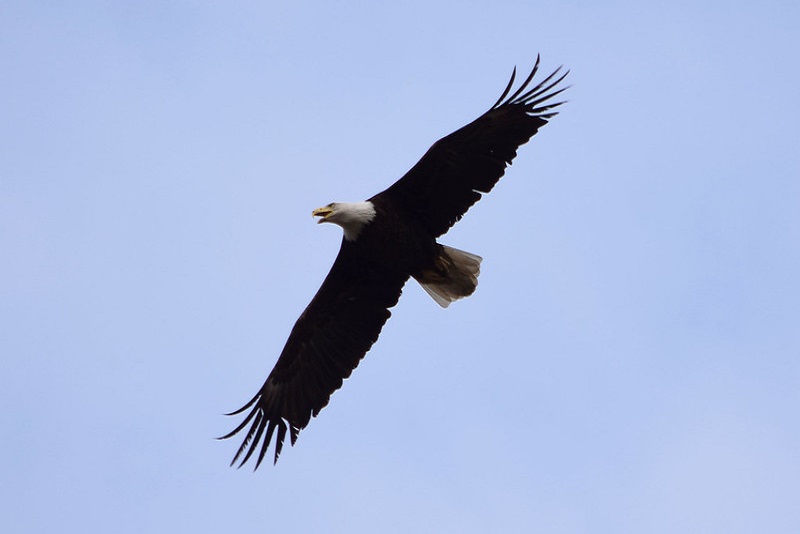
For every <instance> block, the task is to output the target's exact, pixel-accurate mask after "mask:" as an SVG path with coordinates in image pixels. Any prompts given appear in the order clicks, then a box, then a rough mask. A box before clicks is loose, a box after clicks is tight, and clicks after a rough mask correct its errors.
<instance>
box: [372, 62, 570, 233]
mask: <svg viewBox="0 0 800 534" xmlns="http://www.w3.org/2000/svg"><path fill="white" fill-rule="evenodd" d="M538 69H539V58H538V57H537V58H536V64H535V65H534V67H533V70H532V71H531V73H530V75H529V76H528V78H527V79H526V80H525V81H524V82H523V83H522V85H521V86H520V87H519V88H518V89H517V90H516V91H515V92H514V93H513V94H512V95H511V96H508V94H509V92H510V91H511V88H512V86H513V84H514V78H515V76H516V69H514V73H513V74H512V75H511V81H509V82H508V86H507V87H506V89H505V91H504V92H503V94H502V95H501V96H500V98H499V99H498V100H497V102H496V103H495V105H494V106H492V107H491V109H489V111H487V112H486V113H484V114H483V115H481V116H480V117H479V118H478V119H477V120H475V121H473V122H471V123H470V124H468V125H466V126H464V127H463V128H461V129H459V130H457V131H455V132H453V133H452V134H450V135H448V136H447V137H443V138H442V139H440V140H439V141H437V142H436V143H434V145H433V146H432V147H431V148H430V149H429V150H428V152H426V153H425V155H424V156H423V157H422V159H421V160H419V162H418V163H417V164H416V165H414V167H413V168H412V169H411V170H410V171H408V172H407V173H406V174H405V176H403V177H402V178H401V179H400V180H398V181H397V182H395V183H394V184H393V185H392V186H391V187H389V188H388V189H386V190H385V191H383V192H382V193H379V194H378V195H375V196H376V197H378V196H380V197H382V198H384V199H386V200H389V201H391V202H393V203H394V204H395V205H396V206H397V207H399V208H402V209H403V210H404V211H406V212H407V213H410V214H413V215H415V216H416V217H417V219H418V220H419V221H420V222H421V223H422V224H423V225H424V226H425V228H426V229H427V230H428V231H429V232H430V233H431V235H433V236H434V237H438V236H440V235H442V234H443V233H445V232H446V231H447V230H448V229H449V228H450V227H451V226H452V225H453V224H455V223H456V222H457V221H458V220H459V219H461V217H462V216H463V215H464V214H465V213H466V212H467V210H468V209H469V208H470V206H472V205H473V204H475V203H476V202H477V201H478V200H480V198H481V193H488V192H489V191H491V189H492V188H493V187H494V185H495V184H496V183H497V181H498V180H499V179H500V177H502V176H503V174H504V173H505V169H506V166H508V165H510V164H511V161H512V160H513V159H514V157H515V156H516V155H517V148H519V147H520V145H523V144H525V143H526V142H527V141H528V140H529V139H530V138H531V137H532V136H533V135H534V134H536V132H537V131H538V130H539V128H541V127H542V126H543V125H545V124H547V120H548V119H549V118H550V117H553V116H554V115H556V112H554V111H553V108H555V107H556V106H558V105H560V104H561V103H562V102H555V103H550V99H551V98H553V97H554V96H556V95H557V94H559V93H561V92H562V91H564V90H565V89H566V87H563V88H556V87H557V86H558V84H559V83H561V81H562V80H563V79H564V78H565V77H566V75H567V74H568V72H565V73H563V74H561V75H560V76H559V71H560V70H561V67H559V68H558V69H556V71H555V72H553V73H552V74H550V75H549V76H547V77H546V78H544V79H543V80H542V81H540V82H539V83H537V84H536V85H535V86H534V87H532V88H530V89H528V86H529V85H530V83H531V81H532V80H533V78H534V76H535V75H536V73H537V71H538ZM373 198H375V197H373Z"/></svg>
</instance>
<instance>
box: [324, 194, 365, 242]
mask: <svg viewBox="0 0 800 534" xmlns="http://www.w3.org/2000/svg"><path fill="white" fill-rule="evenodd" d="M334 205H335V209H336V212H335V216H334V217H331V218H330V222H332V223H336V224H338V225H339V226H341V227H342V230H344V238H345V239H347V240H348V241H355V240H356V239H357V238H358V236H359V234H360V233H361V230H363V228H364V226H366V225H367V224H369V223H370V222H372V220H373V219H374V218H375V205H374V204H373V203H372V202H369V201H367V202H336V203H335V204H334Z"/></svg>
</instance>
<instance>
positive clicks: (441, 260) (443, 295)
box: [414, 245, 483, 308]
mask: <svg viewBox="0 0 800 534" xmlns="http://www.w3.org/2000/svg"><path fill="white" fill-rule="evenodd" d="M482 260H483V258H481V257H480V256H477V255H475V254H470V253H469V252H464V251H463V250H458V249H457V248H453V247H448V246H446V245H442V251H441V254H440V255H439V257H438V258H437V259H436V271H426V272H425V273H423V274H422V276H419V277H416V276H415V277H414V278H415V279H416V280H417V282H419V284H420V285H421V286H422V289H424V290H425V291H427V293H428V295H430V296H431V297H432V298H433V300H435V301H436V303H437V304H438V305H439V306H441V307H442V308H446V307H448V306H449V305H450V303H451V302H453V301H455V300H458V299H460V298H464V297H468V296H470V295H472V293H474V292H475V288H476V287H477V286H478V275H479V274H481V261H482Z"/></svg>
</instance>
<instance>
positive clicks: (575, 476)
mask: <svg viewBox="0 0 800 534" xmlns="http://www.w3.org/2000/svg"><path fill="white" fill-rule="evenodd" d="M701 4H702V5H701ZM799 25H800V7H798V5H797V4H796V3H795V2H788V1H787V2H769V1H767V2H760V3H758V5H757V6H756V5H755V4H752V5H751V6H750V7H748V6H745V5H740V6H737V5H733V4H731V3H728V2H704V3H697V2H680V1H679V2H671V3H659V4H656V3H652V4H642V3H635V2H606V3H603V4H602V5H600V4H591V3H587V2H559V3H553V2H547V3H544V2H522V1H518V2H488V1H486V2H483V1H473V2H418V1H410V2H404V3H402V4H400V3H398V4H394V5H389V4H388V3H386V4H378V3H374V4H372V5H358V4H356V3H343V2H292V3H286V2H284V3H270V2H265V3H258V2H228V3H225V4H224V5H223V4H222V3H218V2H137V3H132V2H129V3H122V2H100V1H98V2H71V3H69V5H67V4H66V3H63V4H59V3H50V2H3V3H2V4H1V5H0V52H1V53H0V112H1V114H2V116H3V121H2V123H0V250H2V258H3V259H2V261H0V322H2V324H3V328H2V329H0V354H2V360H3V373H2V378H0V382H1V383H2V387H0V402H2V405H3V407H4V410H3V415H2V424H3V429H4V437H3V439H2V440H1V441H0V447H1V448H2V456H1V457H2V460H0V475H1V479H2V484H0V503H2V504H0V508H1V509H0V515H1V516H2V517H3V523H4V525H5V528H4V530H7V531H9V532H109V531H110V532H120V533H126V532H175V531H179V532H212V531H214V532H219V531H221V530H222V529H225V530H231V531H246V530H252V529H256V530H263V529H272V530H281V531H283V532H351V533H352V532H409V531H417V532H487V531H499V530H506V531H510V532H548V533H578V532H608V533H627V532H630V533H640V532H648V533H661V532H663V533H668V532H669V533H673V532H703V533H708V532H720V533H722V532H724V533H736V532H748V533H749V532H775V533H778V532H798V531H800V515H798V514H797V503H798V500H800V482H798V481H799V480H800V422H798V416H797V407H798V406H800V387H799V386H800V328H798V323H799V322H800V306H799V305H798V303H800V278H799V277H798V274H797V273H800V209H798V201H800V181H798V176H800V150H798V146H800V143H798V133H797V124H798V123H800V104H798V99H797V95H798V94H800V75H798V73H797V68H796V67H797V56H798V52H800V35H799V34H798V32H797V28H798V26H799ZM537 53H541V54H542V58H543V67H544V68H545V70H549V69H552V68H555V67H556V66H558V65H559V64H562V63H563V64H564V65H565V66H566V67H568V68H570V69H571V70H572V73H571V74H570V82H571V83H572V84H573V87H572V88H571V89H570V91H569V97H568V98H569V100H570V101H569V103H568V104H567V105H565V106H564V107H563V110H562V113H561V114H560V115H559V116H558V117H556V118H555V119H554V120H553V121H552V122H551V124H549V125H548V126H547V127H545V128H544V129H543V130H541V131H540V133H539V134H538V135H537V136H536V137H535V138H534V139H533V140H532V142H531V143H530V144H529V145H526V146H525V147H523V148H522V149H521V150H520V153H519V154H520V155H519V157H518V159H517V160H516V162H515V164H514V165H513V166H512V167H511V169H510V170H509V172H508V173H507V175H506V177H505V178H504V179H503V181H501V183H500V184H499V185H498V187H497V188H496V189H495V190H494V191H493V192H492V194H491V195H489V196H488V197H486V198H485V199H484V200H483V201H481V203H480V204H479V205H478V206H476V207H475V208H474V209H473V210H472V211H470V213H469V214H468V216H467V217H466V218H465V219H464V220H463V221H461V222H460V223H459V225H457V226H456V227H455V228H454V229H453V230H452V231H451V232H450V233H449V234H448V235H447V236H445V237H444V238H443V239H442V241H443V242H445V243H447V244H449V245H452V246H455V247H458V248H461V249H465V250H468V251H471V252H474V253H477V254H480V255H482V256H483V257H484V263H483V265H482V274H481V279H480V286H479V288H478V291H477V293H476V294H475V295H473V296H472V297H470V298H469V299H467V300H465V301H462V302H458V303H456V304H454V305H453V306H451V307H450V308H449V309H447V310H442V309H440V308H439V307H438V306H437V305H436V304H435V303H433V301H432V300H431V299H430V298H429V297H428V296H427V295H426V294H425V293H424V292H423V291H422V290H421V289H420V288H419V287H417V286H415V285H411V284H409V285H408V286H407V288H406V290H405V292H404V295H403V297H402V299H401V301H400V304H399V305H398V307H397V308H395V310H394V315H393V317H392V319H391V320H390V321H389V323H388V324H387V326H386V328H385V329H384V333H383V335H382V337H381V340H380V341H379V343H378V344H377V345H376V346H375V347H374V349H373V350H372V351H371V352H370V353H369V355H368V356H367V358H366V359H365V360H364V361H363V363H362V365H361V366H360V367H359V368H358V369H357V370H356V372H355V373H354V374H353V377H352V378H351V379H350V380H348V381H347V382H346V383H345V386H344V387H343V388H342V389H341V390H340V391H339V392H337V393H336V394H335V395H334V396H333V398H332V401H331V404H330V405H329V406H328V407H327V408H326V409H325V410H324V411H323V412H322V414H321V415H320V417H319V418H317V419H315V420H313V421H312V423H311V424H310V425H309V427H308V428H307V429H306V430H305V431H304V432H303V433H302V434H301V436H300V439H299V441H298V444H297V446H296V447H294V448H291V449H287V450H285V451H284V454H283V455H282V457H281V460H280V462H279V464H278V465H277V466H276V467H273V466H271V465H267V466H264V467H262V469H260V470H259V471H258V472H256V473H253V472H252V471H251V470H250V469H242V470H235V469H230V468H229V467H228V462H229V461H230V458H231V456H232V454H233V452H234V450H235V448H236V446H237V445H238V442H218V441H215V440H214V439H213V438H214V437H215V436H218V435H221V434H223V433H225V432H227V431H228V430H230V429H231V428H232V425H234V424H235V422H236V421H234V420H233V419H232V418H225V417H223V416H222V415H221V414H222V413H224V412H226V411H230V410H232V409H234V408H237V407H239V406H240V405H241V404H242V403H243V402H245V401H246V400H248V399H249V398H250V397H251V396H252V395H253V394H254V393H255V391H256V390H257V388H258V387H259V386H260V385H261V383H262V381H263V379H264V378H265V377H266V375H267V373H268V372H269V370H270V369H271V368H272V366H273V364H274V362H275V359H276V358H277V355H278V354H279V352H280V349H281V348H282V346H283V343H284V341H285V339H286V336H287V334H288V331H289V329H290V328H291V326H292V324H293V323H294V321H295V319H296V318H297V316H298V315H299V313H300V312H301V311H302V309H303V308H304V307H305V305H306V304H307V303H308V301H309V300H310V298H311V297H312V296H313V294H314V292H315V291H316V290H317V288H318V286H319V284H320V282H321V281H322V278H323V277H324V276H325V274H326V273H327V271H328V269H329V267H330V265H331V263H332V261H333V259H334V257H335V254H336V251H337V248H338V246H339V242H340V232H339V230H338V228H335V227H333V226H324V227H321V226H317V225H315V224H314V221H313V220H312V218H311V216H310V212H311V210H312V209H313V208H316V207H318V206H321V205H324V204H327V203H328V202H331V201H334V200H360V199H363V198H366V197H369V196H371V195H372V194H374V193H375V192H378V191H380V190H382V189H383V188H385V187H386V186H387V185H389V184H390V183H392V182H393V181H394V180H395V179H397V178H399V177H400V176H401V175H402V174H403V173H404V172H405V171H406V170H407V169H408V168H410V167H411V166H412V165H413V164H414V163H415V162H416V161H417V159H418V158H419V157H420V156H421V155H422V154H423V153H424V151H425V150H426V149H427V148H428V146H430V144H431V143H432V142H433V141H435V140H436V139H438V138H439V137H441V136H443V135H446V134H447V133H449V132H451V131H453V130H455V129H456V128H458V127H460V126H462V125H463V124H465V123H467V122H469V121H471V120H472V119H474V118H475V117H476V116H477V115H478V114H480V113H481V112H482V111H484V110H485V109H486V108H487V107H488V106H490V105H491V104H492V103H493V102H494V101H495V99H496V98H497V96H498V95H499V93H500V91H501V90H502V89H503V87H504V86H505V83H506V81H507V79H508V76H509V74H510V71H511V69H512V67H513V66H514V65H518V66H519V67H520V69H522V70H525V69H527V68H529V67H530V66H531V65H532V63H533V61H534V59H535V57H536V54H537Z"/></svg>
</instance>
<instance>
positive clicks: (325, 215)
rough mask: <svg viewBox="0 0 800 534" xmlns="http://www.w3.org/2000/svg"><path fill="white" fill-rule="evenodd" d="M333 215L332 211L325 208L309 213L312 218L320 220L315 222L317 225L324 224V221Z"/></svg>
mask: <svg viewBox="0 0 800 534" xmlns="http://www.w3.org/2000/svg"><path fill="white" fill-rule="evenodd" d="M331 213H333V209H331V208H329V207H327V206H325V207H324V208H317V209H315V210H314V211H312V212H311V215H312V216H314V217H319V218H320V219H319V220H318V221H317V224H319V223H322V222H325V219H327V218H328V216H329V215H330V214H331Z"/></svg>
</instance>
